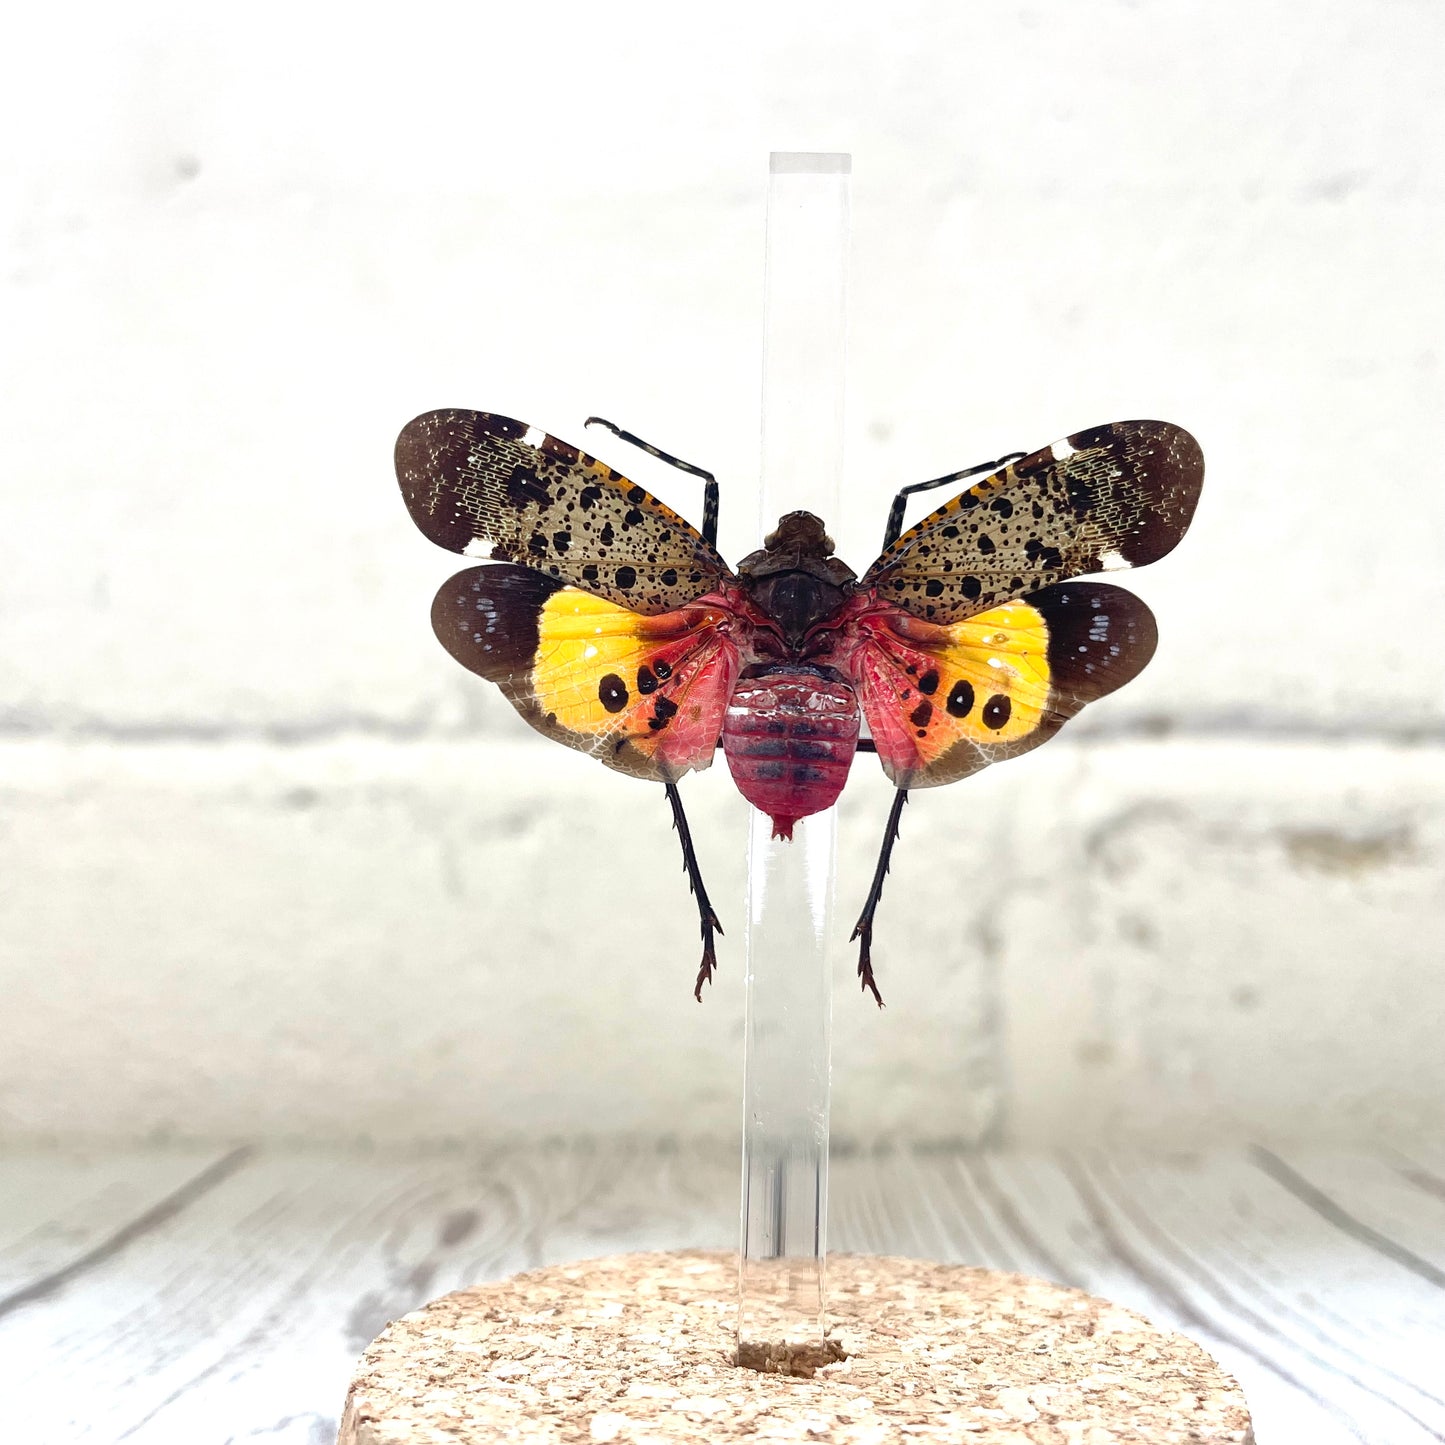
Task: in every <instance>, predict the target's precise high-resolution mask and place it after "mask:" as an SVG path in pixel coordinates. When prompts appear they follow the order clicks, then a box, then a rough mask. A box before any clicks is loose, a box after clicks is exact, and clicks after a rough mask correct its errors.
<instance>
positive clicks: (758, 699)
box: [722, 667, 859, 838]
mask: <svg viewBox="0 0 1445 1445" xmlns="http://www.w3.org/2000/svg"><path fill="white" fill-rule="evenodd" d="M858 718H859V714H858V699H857V697H856V696H855V695H854V693H853V689H852V688H851V687H849V686H848V684H847V683H845V682H843V681H841V680H839V679H837V678H834V677H830V676H827V675H825V674H824V673H821V672H819V671H817V670H816V669H810V668H807V667H780V668H777V669H776V670H773V671H770V672H768V673H766V674H764V675H763V676H761V677H745V678H743V679H742V680H741V681H740V682H739V683H738V685H737V687H736V688H734V690H733V695H732V700H731V701H730V702H729V703H728V709H727V714H726V716H725V717H724V719H723V730H722V742H723V756H724V757H725V758H727V761H728V768H729V769H730V771H731V772H732V775H733V781H734V782H735V783H737V785H738V791H739V792H740V793H742V795H743V797H745V798H746V799H747V800H748V802H750V803H751V804H752V805H753V806H754V807H755V808H758V809H761V811H762V812H764V813H766V814H767V815H768V816H769V817H770V818H771V819H772V820H773V837H775V838H791V837H792V836H793V824H794V823H796V822H797V821H798V819H799V818H807V817H809V816H810V815H812V814H813V813H821V812H822V811H823V810H824V809H825V808H831V807H832V806H833V804H834V803H835V802H837V801H838V794H839V793H841V792H842V791H843V784H844V783H845V782H847V781H848V768H849V765H850V764H851V763H852V761H853V754H854V752H855V751H856V750H857V747H858Z"/></svg>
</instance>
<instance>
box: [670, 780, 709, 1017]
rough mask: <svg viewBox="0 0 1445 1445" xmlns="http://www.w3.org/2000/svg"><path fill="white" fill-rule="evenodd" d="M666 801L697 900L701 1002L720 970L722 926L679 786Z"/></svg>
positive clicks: (696, 989) (697, 993)
mask: <svg viewBox="0 0 1445 1445" xmlns="http://www.w3.org/2000/svg"><path fill="white" fill-rule="evenodd" d="M667 801H668V802H669V803H671V804H672V826H673V827H674V828H676V829H677V836H678V841H679V842H680V843H681V844H682V866H683V867H684V868H685V869H686V870H687V886H688V887H689V888H690V889H691V890H692V893H693V896H694V897H695V898H696V899H697V916H698V919H699V921H700V922H701V924H702V967H701V968H699V969H698V971H697V983H696V985H695V986H694V988H693V993H692V996H693V997H694V998H695V999H696V1000H697V1001H698V1002H699V1003H701V1002H702V986H703V984H705V983H711V982H712V971H713V969H715V968H716V967H717V953H716V951H715V950H714V948H713V944H712V936H713V934H714V933H721V932H722V931H723V926H722V924H721V923H719V922H718V921H717V914H716V913H714V912H713V911H712V904H711V903H710V902H709V901H708V896H707V889H706V888H704V887H703V882H702V874H701V872H699V870H698V866H697V854H696V853H694V852H693V849H692V833H691V832H690V831H689V830H688V826H687V814H686V813H684V812H683V811H682V796H681V795H680V794H679V793H678V791H677V784H676V783H668V784H667Z"/></svg>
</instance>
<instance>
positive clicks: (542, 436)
mask: <svg viewBox="0 0 1445 1445" xmlns="http://www.w3.org/2000/svg"><path fill="white" fill-rule="evenodd" d="M546 437H547V433H546V432H544V431H543V430H542V428H541V427H539V426H529V427H528V428H527V430H526V431H525V432H523V433H522V440H523V441H524V442H526V444H527V445H528V446H529V447H539V446H541V445H542V443H543V441H545V440H546Z"/></svg>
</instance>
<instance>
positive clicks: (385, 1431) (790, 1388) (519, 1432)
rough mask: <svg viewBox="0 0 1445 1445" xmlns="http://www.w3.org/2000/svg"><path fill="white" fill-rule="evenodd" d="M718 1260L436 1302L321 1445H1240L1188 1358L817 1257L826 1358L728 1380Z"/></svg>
mask: <svg viewBox="0 0 1445 1445" xmlns="http://www.w3.org/2000/svg"><path fill="white" fill-rule="evenodd" d="M735 1270H736V1264H735V1260H734V1257H733V1256H732V1255H729V1254H722V1253H677V1254H634V1255H617V1256H614V1257H612V1258H609V1259H600V1260H590V1261H587V1262H585V1263H581V1264H575V1265H566V1266H558V1267H553V1268H550V1269H543V1270H536V1271H533V1272H531V1273H528V1274H521V1275H517V1276H514V1277H513V1278H512V1279H509V1280H504V1281H502V1282H501V1283H498V1284H490V1285H482V1286H479V1287H477V1288H475V1289H469V1290H461V1291H458V1292H457V1293H455V1294H449V1295H444V1296H443V1297H442V1298H441V1299H438V1300H435V1301H434V1302H433V1303H431V1304H430V1305H428V1306H426V1308H425V1309H421V1310H418V1311H416V1312H415V1313H414V1314H409V1315H406V1316H404V1317H403V1318H402V1319H399V1320H397V1321H395V1322H394V1323H393V1324H391V1325H390V1326H388V1327H387V1329H386V1330H384V1331H383V1332H382V1334H381V1335H380V1336H379V1337H378V1338H377V1339H376V1340H375V1341H374V1342H373V1343H372V1345H371V1347H370V1348H369V1349H368V1350H367V1352H366V1354H365V1356H364V1357H363V1359H362V1361H361V1363H360V1365H359V1366H358V1367H357V1372H356V1376H355V1378H354V1380H353V1382H352V1387H351V1391H350V1393H349V1395H348V1397H347V1401H346V1411H345V1415H344V1417H343V1419H342V1422H341V1435H340V1445H442V1442H445V1445H469V1442H474V1441H476V1442H480V1441H502V1440H505V1441H525V1442H531V1441H538V1442H542V1441H558V1442H572V1441H576V1442H590V1441H617V1442H642V1441H646V1442H649V1445H654V1442H655V1445H664V1442H671V1441H701V1440H707V1441H727V1440H743V1439H758V1438H761V1439H764V1440H772V1441H791V1440H799V1441H803V1440H812V1441H816V1440H829V1441H840V1442H860V1445H862V1442H868V1445H873V1442H882V1441H887V1440H900V1439H906V1440H917V1441H929V1442H946V1441H970V1442H980V1445H982V1442H988V1445H1002V1442H1009V1445H1035V1442H1037V1445H1043V1442H1048V1445H1054V1442H1059V1445H1064V1442H1069V1445H1075V1442H1078V1445H1106V1442H1112V1441H1159V1442H1166V1441H1167V1442H1173V1441H1178V1442H1186V1441H1187V1442H1191V1445H1211V1442H1215V1441H1221V1442H1222V1441H1237V1442H1246V1445H1247V1442H1250V1441H1252V1440H1253V1434H1252V1431H1251V1428H1250V1419H1249V1412H1248V1410H1247V1408H1246V1406H1245V1402H1244V1396H1243V1394H1242V1393H1241V1391H1240V1389H1239V1386H1238V1385H1237V1384H1236V1383H1235V1382H1234V1380H1233V1379H1232V1378H1231V1377H1230V1376H1228V1375H1227V1374H1225V1373H1224V1372H1223V1371H1222V1370H1221V1369H1220V1368H1219V1367H1218V1366H1217V1365H1216V1364H1215V1363H1214V1361H1213V1360H1212V1359H1210V1357H1209V1356H1208V1355H1207V1354H1205V1352H1204V1351H1203V1350H1202V1349H1200V1348H1199V1346H1198V1345H1196V1344H1194V1343H1193V1342H1192V1341H1190V1340H1187V1339H1185V1338H1184V1337H1183V1336H1181V1335H1176V1334H1169V1333H1166V1332H1164V1331H1161V1330H1158V1329H1156V1328H1155V1327H1154V1326H1153V1325H1151V1324H1150V1323H1149V1322H1148V1321H1147V1320H1145V1319H1143V1318H1142V1317H1141V1316H1139V1315H1137V1314H1134V1313H1133V1312H1132V1311H1130V1310H1125V1309H1122V1308H1120V1307H1119V1306H1118V1305H1114V1304H1111V1303H1109V1302H1108V1301H1107V1300H1102V1299H1097V1298H1095V1297H1093V1296H1091V1295H1087V1294H1084V1293H1082V1292H1081V1291H1079V1290H1073V1289H1065V1288H1063V1287H1061V1286H1059V1285H1053V1284H1047V1283H1045V1282H1044V1281H1042V1280H1037V1279H1029V1278H1026V1277H1024V1276H1022V1275H1014V1274H1004V1273H1000V1272H998V1271H993V1270H982V1269H970V1268H966V1267H963V1266H957V1265H939V1264H931V1263H927V1262H924V1261H919V1260H908V1259H889V1258H875V1257H871V1256H864V1255H841V1256H833V1257H832V1258H831V1259H830V1260H829V1274H828V1278H829V1295H830V1309H831V1317H832V1319H833V1321H834V1322H835V1323H834V1331H833V1332H834V1333H835V1334H836V1335H837V1337H838V1339H839V1340H840V1342H841V1343H842V1345H843V1347H844V1349H845V1350H846V1351H847V1352H848V1358H847V1359H845V1360H843V1361H840V1362H839V1363H837V1364H830V1365H826V1366H824V1367H823V1368H821V1369H819V1370H818V1371H817V1373H816V1374H815V1375H814V1377H813V1378H811V1379H799V1378H794V1377H790V1376H786V1375H778V1374H760V1373H758V1372H757V1371H755V1370H747V1369H741V1368H739V1367H738V1366H736V1365H735V1364H733V1363H732V1358H731V1356H732V1349H733V1339H732V1324H733V1319H734V1290H735V1284H736V1273H735Z"/></svg>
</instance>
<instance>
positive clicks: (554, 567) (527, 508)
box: [396, 410, 731, 617]
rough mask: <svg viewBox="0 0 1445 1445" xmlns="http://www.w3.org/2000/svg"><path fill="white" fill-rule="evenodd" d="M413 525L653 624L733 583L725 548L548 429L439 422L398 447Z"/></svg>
mask: <svg viewBox="0 0 1445 1445" xmlns="http://www.w3.org/2000/svg"><path fill="white" fill-rule="evenodd" d="M396 475H397V480H398V481H399V482H400V483H401V491H402V496H403V497H404V498H405V499H406V505H407V509H408V510H409V511H410V512H411V516H412V520H413V521H414V522H415V523H416V524H417V526H418V527H420V528H421V530H422V531H423V532H424V533H425V534H426V535H427V536H428V537H429V538H430V539H431V540H432V541H433V542H435V543H436V544H437V545H438V546H441V547H446V548H447V549H448V550H449V551H452V552H461V553H463V554H464V555H466V556H470V557H484V558H491V559H492V560H494V561H505V562H518V563H521V564H522V565H523V566H525V567H530V568H532V569H533V570H534V571H536V572H540V573H541V574H542V575H543V576H546V577H553V578H556V579H557V580H558V581H559V582H565V583H570V584H571V585H572V586H574V587H580V588H581V589H582V590H583V591H585V592H590V593H591V594H592V595H593V596H595V597H604V598H606V599H607V600H608V601H609V602H615V603H616V604H617V605H618V606H619V607H626V608H629V609H630V610H631V611H633V612H639V613H642V614H643V615H644V616H648V617H652V616H656V615H658V614H659V613H663V612H670V611H673V610H674V609H675V608H678V607H681V606H683V605H684V604H686V603H688V602H691V601H693V600H694V599H695V598H698V597H701V596H702V595H703V594H704V593H707V592H710V591H712V590H713V589H714V588H715V587H716V586H718V584H719V583H721V582H724V581H728V580H731V574H730V573H729V572H728V569H727V567H726V566H725V565H724V564H723V560H722V558H721V557H720V556H719V555H718V553H717V551H716V549H715V548H713V547H711V546H709V544H708V543H707V542H705V541H704V540H703V538H702V536H701V534H700V533H699V532H698V531H697V530H696V529H695V528H693V527H692V526H691V525H690V524H689V523H688V522H686V521H685V520H684V519H683V518H682V517H680V516H678V514H677V513H676V512H674V511H673V510H672V509H671V508H670V507H667V506H665V505H663V503H661V502H659V501H658V500H657V499H656V498H655V497H653V496H651V495H649V494H648V493H647V492H646V491H644V490H643V489H642V488H641V487H639V486H635V485H633V483H631V482H629V481H628V480H627V478H626V477H624V476H621V475H620V474H619V473H617V472H615V471H613V470H612V468H611V467H609V466H608V465H607V464H606V463H605V462H599V461H597V460H596V459H595V458H593V457H589V456H588V455H587V454H586V453H585V452H581V451H578V450H577V448H576V447H573V446H569V445H568V444H567V443H566V442H562V441H558V440H557V438H556V437H553V436H548V435H547V433H545V432H544V431H542V430H541V429H540V428H539V427H529V426H527V425H526V423H524V422H519V421H513V420H512V419H511V418H510V417H505V416H493V415H491V414H490V413H488V412H482V411H460V410H446V411H430V412H427V413H426V414H425V415H424V416H419V417H417V418H416V420H415V421H410V422H408V423H407V424H406V426H405V427H404V428H403V429H402V433H401V435H400V436H399V437H398V438H397V441H396Z"/></svg>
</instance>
